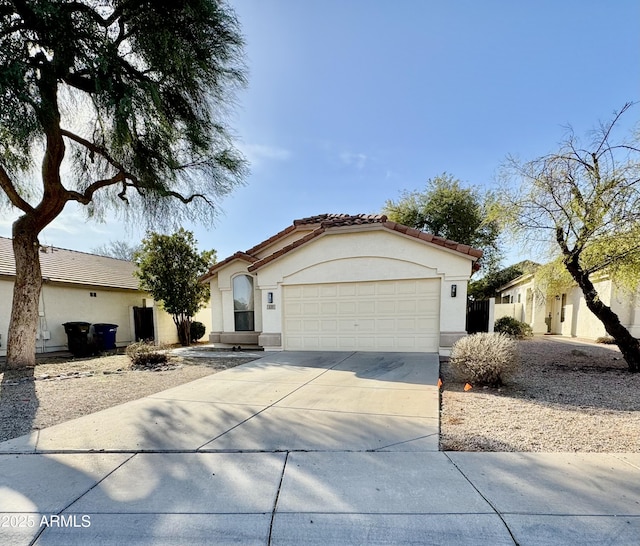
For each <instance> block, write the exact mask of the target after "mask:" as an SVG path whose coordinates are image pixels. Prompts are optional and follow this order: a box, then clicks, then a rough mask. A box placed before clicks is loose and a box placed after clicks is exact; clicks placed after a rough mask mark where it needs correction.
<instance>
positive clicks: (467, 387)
mask: <svg viewBox="0 0 640 546" xmlns="http://www.w3.org/2000/svg"><path fill="white" fill-rule="evenodd" d="M471 389H473V387H472V386H471V385H469V383H466V384H465V386H464V390H465V392H466V391H470V390H471Z"/></svg>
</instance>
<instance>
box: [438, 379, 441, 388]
mask: <svg viewBox="0 0 640 546" xmlns="http://www.w3.org/2000/svg"><path fill="white" fill-rule="evenodd" d="M438 388H439V389H441V388H442V379H440V378H439V377H438Z"/></svg>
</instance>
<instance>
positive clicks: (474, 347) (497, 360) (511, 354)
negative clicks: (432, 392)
mask: <svg viewBox="0 0 640 546" xmlns="http://www.w3.org/2000/svg"><path fill="white" fill-rule="evenodd" d="M517 351H518V343H517V342H516V341H515V340H514V339H513V338H512V337H510V336H508V335H507V334H504V333H490V334H488V333H479V334H473V335H471V336H467V337H463V338H462V339H460V340H458V341H457V342H456V343H455V344H454V345H453V347H452V349H451V358H450V364H451V368H452V369H453V371H454V373H455V374H456V375H457V376H458V378H459V379H461V380H462V381H466V382H467V383H471V384H480V385H491V386H497V385H501V384H502V383H503V381H504V379H505V378H506V377H508V376H509V375H510V374H512V373H513V372H515V371H516V369H517V367H518V352H517Z"/></svg>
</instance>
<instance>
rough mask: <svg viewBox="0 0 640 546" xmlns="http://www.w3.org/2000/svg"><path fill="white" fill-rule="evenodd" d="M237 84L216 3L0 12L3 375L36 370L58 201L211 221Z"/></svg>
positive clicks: (226, 162)
mask: <svg viewBox="0 0 640 546" xmlns="http://www.w3.org/2000/svg"><path fill="white" fill-rule="evenodd" d="M244 84H245V72H244V65H243V40H242V37H241V35H240V32H239V24H238V21H237V20H236V17H235V14H234V12H233V11H232V10H231V9H230V8H229V7H228V6H227V5H226V4H225V3H224V1H223V0H176V1H174V2H160V1H158V2H149V1H147V0H104V1H100V2H96V1H94V0H74V1H70V0H34V1H30V2H26V1H22V0H21V1H15V2H6V1H5V2H1V3H0V188H1V189H2V192H0V205H4V206H5V207H6V208H9V209H12V210H18V211H19V212H20V213H21V216H20V217H19V218H18V219H17V220H16V222H15V223H14V224H13V248H14V254H15V260H16V271H17V274H16V282H15V288H14V295H13V304H12V313H11V322H10V326H9V336H8V347H7V366H8V367H9V368H17V367H23V366H31V365H34V364H35V339H36V331H37V322H38V299H39V295H40V290H41V285H42V279H41V275H40V274H39V272H40V263H39V257H38V248H39V242H38V235H39V233H40V232H41V231H42V230H43V229H44V228H45V227H46V226H47V225H48V224H50V223H51V222H52V221H53V220H54V219H55V218H56V217H57V216H58V215H59V214H60V213H61V212H62V210H63V209H64V208H65V206H66V205H67V204H68V203H75V204H79V205H83V206H84V207H85V211H86V213H87V216H88V217H93V218H97V219H103V218H104V216H105V214H106V213H107V212H108V211H109V210H112V211H113V210H115V211H116V213H119V214H120V216H121V217H123V218H124V219H129V220H133V219H136V218H139V219H141V221H143V222H147V223H148V225H149V226H154V225H156V226H162V227H164V228H168V227H171V226H173V227H177V226H178V225H180V224H181V222H182V221H183V220H184V219H191V220H202V221H207V220H211V219H212V217H213V215H214V214H215V212H216V210H217V202H218V200H219V198H220V196H222V195H224V194H226V193H227V192H229V191H230V190H231V189H232V188H233V187H234V185H236V184H238V183H240V182H241V181H242V179H243V176H244V171H245V161H244V159H243V158H242V156H241V154H240V153H239V152H238V151H237V150H236V148H235V147H234V145H233V142H232V139H231V138H230V136H229V132H228V130H227V128H226V126H225V119H226V118H227V114H228V112H229V105H231V104H232V102H233V98H234V95H235V91H236V89H238V88H239V87H240V86H242V85H244ZM38 163H39V168H36V164H38Z"/></svg>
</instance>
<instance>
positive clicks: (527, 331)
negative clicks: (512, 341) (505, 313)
mask: <svg viewBox="0 0 640 546" xmlns="http://www.w3.org/2000/svg"><path fill="white" fill-rule="evenodd" d="M493 331H494V332H497V333H502V334H507V335H508V336H511V337H515V338H517V339H523V338H525V337H531V336H532V335H533V330H532V329H531V326H529V325H528V324H527V323H526V322H520V321H519V320H517V319H514V318H513V317H502V318H499V319H498V320H496V322H495V324H494V326H493Z"/></svg>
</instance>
